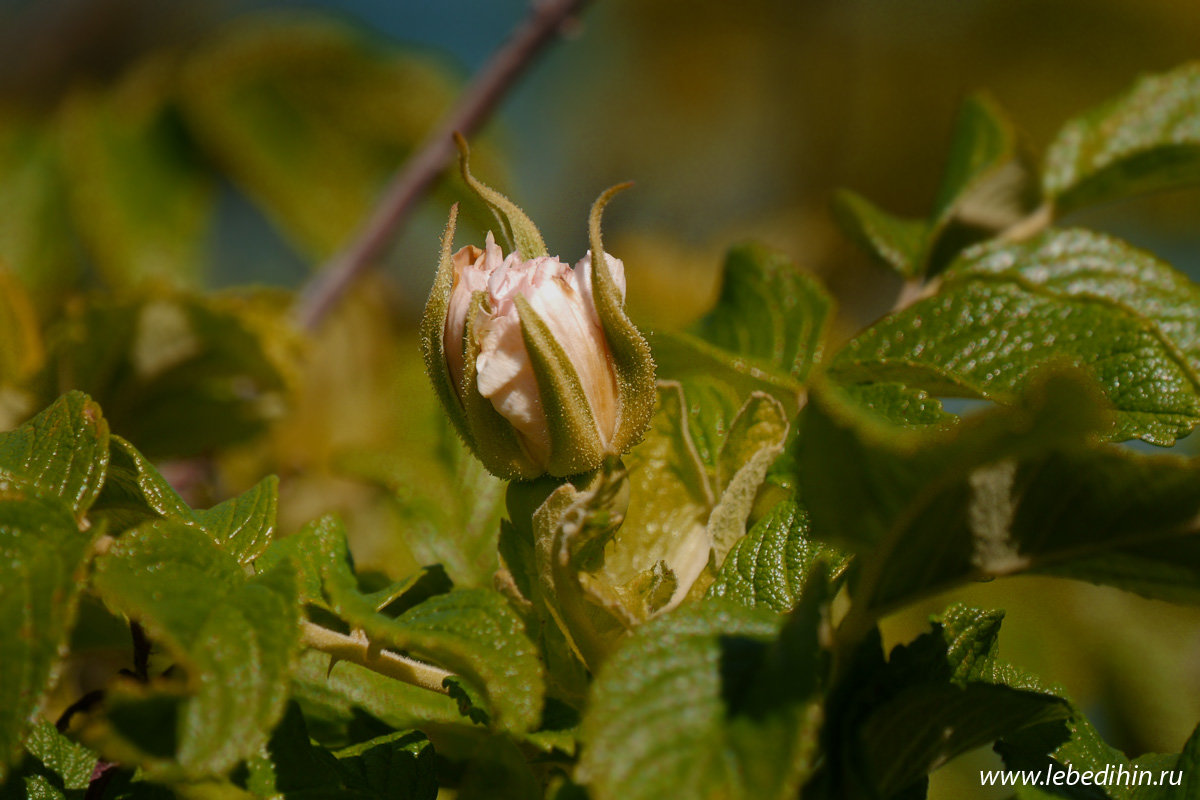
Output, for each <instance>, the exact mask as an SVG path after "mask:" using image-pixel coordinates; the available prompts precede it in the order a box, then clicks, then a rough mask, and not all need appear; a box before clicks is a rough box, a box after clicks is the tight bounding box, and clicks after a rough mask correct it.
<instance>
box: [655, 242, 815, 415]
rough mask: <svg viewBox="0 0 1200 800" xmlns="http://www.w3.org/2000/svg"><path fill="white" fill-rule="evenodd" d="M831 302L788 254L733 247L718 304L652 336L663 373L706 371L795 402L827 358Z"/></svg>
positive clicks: (746, 388)
mask: <svg viewBox="0 0 1200 800" xmlns="http://www.w3.org/2000/svg"><path fill="white" fill-rule="evenodd" d="M831 308H832V301H831V300H830V298H829V295H828V294H827V293H826V292H825V290H824V289H823V288H822V287H821V285H820V284H819V283H818V282H817V281H816V280H815V279H813V278H812V277H810V276H808V275H805V274H804V273H803V272H801V271H800V270H799V268H798V267H797V266H796V265H795V264H793V263H792V262H791V261H790V260H789V259H787V258H786V257H785V256H783V255H782V254H780V253H776V252H774V251H772V250H769V249H767V248H765V247H761V246H758V245H742V246H740V247H735V248H733V249H732V250H730V251H729V255H728V256H727V257H726V260H725V267H724V278H723V283H722V288H721V294H720V297H719V299H718V301H717V305H716V307H715V308H714V309H713V310H712V311H710V312H709V313H708V314H707V315H706V316H705V317H704V318H703V319H701V320H700V321H699V322H698V323H697V324H696V326H695V328H694V329H693V330H692V331H691V332H689V333H683V334H667V333H663V334H659V335H658V336H657V337H655V338H654V339H653V341H652V344H653V345H654V347H655V355H656V360H657V361H658V362H659V377H660V378H676V379H677V378H685V377H687V376H689V375H695V374H702V375H708V376H710V377H713V378H717V379H720V380H725V381H727V382H728V383H730V384H731V385H733V386H736V387H738V388H739V389H743V390H744V391H747V392H748V391H753V390H760V391H765V392H769V393H771V394H774V395H775V396H777V397H779V398H780V399H781V400H783V401H784V402H785V403H789V404H790V403H794V402H795V393H796V392H797V391H798V389H799V386H800V385H801V384H803V382H804V381H805V380H806V379H807V377H808V374H809V372H810V370H811V369H812V367H813V365H814V364H816V363H818V362H819V361H820V359H821V349H822V342H823V337H824V335H825V328H826V324H827V322H828V317H829V314H830V311H831Z"/></svg>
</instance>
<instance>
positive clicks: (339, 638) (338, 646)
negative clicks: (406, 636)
mask: <svg viewBox="0 0 1200 800" xmlns="http://www.w3.org/2000/svg"><path fill="white" fill-rule="evenodd" d="M302 625H303V627H302V629H301V633H302V641H303V643H304V646H305V647H311V648H312V649H314V650H320V651H321V652H322V653H328V654H329V655H331V656H333V657H334V659H335V660H336V661H349V662H350V663H352V664H358V665H359V666H360V667H366V668H367V669H369V670H371V671H372V672H378V673H379V674H380V675H386V676H387V677H389V678H395V679H396V680H398V681H403V682H404V683H408V684H412V685H413V686H419V687H421V688H422V689H428V690H429V691H431V692H438V693H439V694H449V693H450V692H449V690H448V689H447V688H446V687H445V686H443V685H442V684H443V682H444V681H445V680H446V678H449V677H451V676H453V674H454V673H452V672H448V671H446V670H444V669H442V668H441V667H435V666H433V665H432V664H426V663H425V662H423V661H417V660H416V659H413V658H408V657H407V656H402V655H400V654H399V653H393V652H390V651H388V650H383V649H381V648H379V647H377V646H376V645H373V644H371V642H370V640H368V639H367V637H366V636H364V635H362V634H361V633H357V634H353V635H347V634H344V633H338V632H337V631H331V630H330V629H329V628H325V627H322V626H320V625H316V624H313V623H311V622H304V623H302Z"/></svg>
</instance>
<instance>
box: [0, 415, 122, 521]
mask: <svg viewBox="0 0 1200 800" xmlns="http://www.w3.org/2000/svg"><path fill="white" fill-rule="evenodd" d="M107 466H108V423H107V422H106V421H105V419H104V416H103V415H102V414H101V413H100V407H99V406H98V405H96V403H94V402H92V400H91V399H90V398H89V397H88V396H87V395H85V394H83V393H82V392H68V393H67V394H65V395H63V396H62V397H60V398H59V399H58V400H56V401H54V403H52V404H51V405H50V406H49V407H48V408H46V409H45V410H44V411H42V412H41V413H39V414H38V415H37V416H36V417H34V418H33V419H31V420H29V422H26V423H25V424H24V425H22V426H21V427H19V428H17V429H16V430H13V431H9V432H8V433H0V479H2V478H3V477H4V475H5V473H7V474H8V475H10V476H13V477H15V478H17V479H18V480H19V481H20V482H22V483H25V484H28V485H32V486H34V487H36V489H37V490H38V491H39V492H42V493H45V494H51V495H54V496H57V497H61V498H62V499H63V500H64V501H66V503H67V504H68V505H70V506H71V508H72V509H74V510H75V514H76V516H77V517H82V516H83V514H84V513H85V512H86V511H87V510H88V508H90V507H91V505H92V503H93V502H94V501H95V500H96V497H97V495H98V494H99V493H100V487H101V485H102V484H103V483H104V473H105V470H106V468H107Z"/></svg>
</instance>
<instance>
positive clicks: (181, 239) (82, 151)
mask: <svg viewBox="0 0 1200 800" xmlns="http://www.w3.org/2000/svg"><path fill="white" fill-rule="evenodd" d="M173 73H174V65H173V64H171V63H170V62H169V61H168V60H167V59H166V58H156V59H155V58H152V59H149V60H146V61H144V62H141V63H140V64H139V66H138V68H137V69H135V70H133V71H131V72H130V73H129V74H128V75H127V76H126V77H125V78H123V79H122V80H121V81H120V82H119V83H118V84H117V85H115V86H114V87H111V88H109V89H107V90H105V91H103V92H101V91H97V90H78V91H76V92H75V93H73V94H72V95H71V96H70V97H69V98H68V99H67V101H66V103H65V106H64V110H63V114H62V117H61V122H60V125H59V134H60V139H61V146H62V153H63V163H64V167H65V168H66V172H67V174H69V175H70V176H71V180H70V181H69V182H68V183H67V187H68V193H69V196H70V200H71V206H72V211H73V216H74V222H75V226H76V227H77V228H78V230H79V232H80V234H81V236H82V238H83V241H84V244H85V246H86V247H87V250H88V252H89V255H91V257H92V259H93V260H94V261H95V263H96V266H97V267H98V268H99V270H100V272H101V274H102V275H103V277H104V280H105V282H106V283H107V284H108V285H109V286H113V287H128V286H133V285H136V284H137V283H139V282H141V281H145V280H155V281H165V282H168V283H173V284H177V285H180V284H187V285H195V284H198V283H201V282H202V279H203V275H204V268H205V262H206V260H207V253H206V252H205V251H206V244H207V239H208V228H209V226H210V223H211V220H212V216H213V210H214V202H213V200H214V193H213V189H214V181H213V180H212V177H211V176H210V175H209V171H208V169H207V167H206V165H205V164H204V163H203V161H202V159H201V158H200V156H199V154H198V153H197V152H196V151H195V149H194V146H193V144H192V143H191V142H190V141H189V140H188V138H187V135H186V132H185V131H184V129H183V127H182V125H181V120H180V119H179V114H178V111H177V110H176V109H175V108H173V107H172V106H171V105H170V104H169V101H168V92H170V91H171V90H172V89H173V88H174V87H173V82H174V74H173Z"/></svg>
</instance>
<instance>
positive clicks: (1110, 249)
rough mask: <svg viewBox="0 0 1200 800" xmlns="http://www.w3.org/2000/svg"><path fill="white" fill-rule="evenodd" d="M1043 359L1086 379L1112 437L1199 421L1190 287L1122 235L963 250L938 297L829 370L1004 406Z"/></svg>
mask: <svg viewBox="0 0 1200 800" xmlns="http://www.w3.org/2000/svg"><path fill="white" fill-rule="evenodd" d="M1047 363H1056V364H1072V365H1078V366H1081V367H1084V368H1086V369H1088V370H1089V371H1090V372H1091V373H1092V374H1093V375H1094V376H1095V378H1096V379H1097V380H1098V381H1099V383H1100V386H1101V387H1102V388H1103V389H1104V390H1105V393H1106V394H1107V396H1108V398H1109V400H1111V401H1112V403H1113V405H1114V406H1115V407H1116V408H1117V410H1118V412H1119V413H1118V419H1117V423H1118V424H1117V428H1116V430H1115V431H1114V436H1115V437H1116V438H1120V439H1128V438H1134V437H1136V438H1140V439H1144V440H1146V441H1149V442H1153V443H1155V444H1170V443H1171V442H1173V441H1174V440H1175V439H1176V438H1178V437H1179V436H1182V435H1184V434H1185V433H1187V432H1188V431H1190V430H1191V429H1192V428H1193V427H1194V426H1195V425H1196V424H1197V423H1198V422H1200V378H1198V377H1197V376H1198V373H1200V288H1198V287H1196V286H1195V285H1194V284H1193V283H1191V282H1190V281H1189V280H1188V279H1187V278H1185V277H1184V276H1183V275H1180V274H1179V273H1177V272H1175V271H1174V270H1172V269H1171V268H1170V267H1168V266H1167V265H1166V264H1163V263H1162V262H1160V261H1158V260H1157V259H1155V258H1154V257H1153V256H1151V255H1149V254H1148V253H1144V252H1142V251H1139V250H1136V249H1134V248H1133V247H1130V246H1129V245H1127V244H1125V243H1123V242H1121V241H1120V240H1117V239H1113V238H1111V237H1107V236H1103V235H1101V234H1097V233H1092V232H1090V231H1084V230H1065V231H1049V232H1047V233H1045V234H1043V235H1041V236H1038V237H1037V238H1035V239H1033V240H1031V241H1028V242H1025V243H1021V244H1004V243H997V244H992V245H988V246H984V247H980V248H977V249H974V250H971V251H969V252H968V253H966V254H964V256H963V257H962V258H961V259H960V260H959V261H958V262H956V263H955V264H954V265H953V266H952V267H951V268H950V269H949V270H948V271H947V272H946V275H945V283H944V285H943V287H942V290H941V291H940V292H939V293H938V294H937V295H935V296H934V297H931V298H928V299H926V300H922V301H920V302H918V303H916V304H915V305H913V306H911V307H910V308H908V309H906V310H904V311H902V312H900V313H898V314H894V315H892V316H890V317H886V318H885V319H884V320H882V321H881V322H879V323H877V324H876V325H874V326H873V327H871V328H868V329H867V330H866V331H864V332H863V333H862V334H860V335H859V336H858V337H856V338H855V339H854V340H853V341H852V342H850V344H848V345H847V346H846V348H845V349H844V350H843V351H842V352H841V353H839V354H838V357H837V358H836V359H835V361H834V363H833V364H832V366H831V370H832V372H833V373H834V374H835V375H836V376H838V377H839V379H841V380H845V381H858V380H870V381H901V382H903V383H906V384H908V385H910V386H913V387H916V388H922V389H926V390H928V391H930V392H933V393H935V394H946V395H954V396H961V397H982V398H987V399H989V400H996V401H998V402H1011V401H1012V399H1013V398H1014V396H1015V395H1016V394H1017V393H1019V392H1020V391H1021V389H1022V388H1023V387H1024V386H1025V385H1026V384H1027V383H1028V379H1029V376H1030V375H1031V374H1032V373H1033V371H1034V369H1035V368H1036V367H1038V366H1039V365H1043V364H1047Z"/></svg>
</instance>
